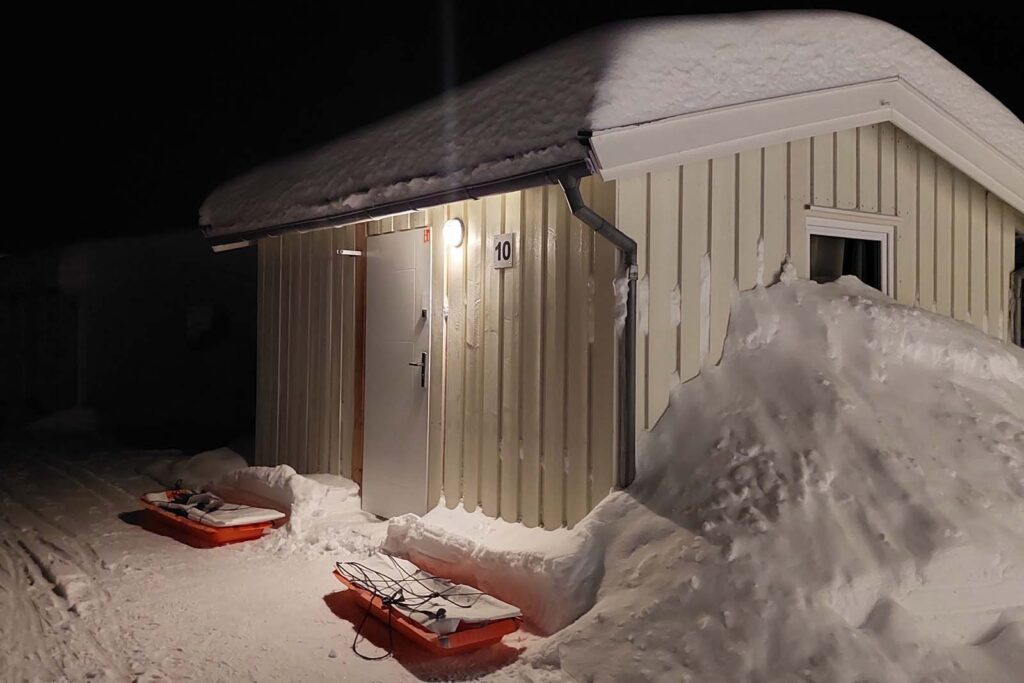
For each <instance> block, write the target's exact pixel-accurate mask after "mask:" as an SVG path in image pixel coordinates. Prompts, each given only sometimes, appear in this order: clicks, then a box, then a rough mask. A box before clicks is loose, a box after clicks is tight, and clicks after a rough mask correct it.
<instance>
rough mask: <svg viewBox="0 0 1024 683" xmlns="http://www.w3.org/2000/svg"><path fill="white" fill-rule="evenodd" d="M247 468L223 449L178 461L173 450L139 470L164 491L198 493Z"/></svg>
mask: <svg viewBox="0 0 1024 683" xmlns="http://www.w3.org/2000/svg"><path fill="white" fill-rule="evenodd" d="M245 467H248V463H247V462H246V461H245V458H243V457H242V456H240V455H239V454H238V453H235V452H234V451H233V450H231V449H230V448H227V447H221V448H215V449H214V450H212V451H203V452H202V453H196V454H195V455H193V456H192V457H191V458H182V457H181V454H180V453H178V452H177V451H172V452H171V453H170V454H168V455H165V456H163V457H158V458H156V459H154V460H153V461H152V462H151V463H149V464H147V465H146V466H144V467H142V468H141V469H140V472H141V473H142V474H145V475H146V476H148V477H152V478H153V479H155V480H157V481H158V482H160V483H161V484H163V485H164V486H166V487H167V488H169V489H170V488H186V489H194V490H196V491H200V490H203V489H206V488H207V487H208V486H209V485H210V484H211V483H213V482H214V481H216V480H218V479H220V478H221V477H223V476H225V475H227V474H230V473H231V472H234V471H236V470H240V469H243V468H245Z"/></svg>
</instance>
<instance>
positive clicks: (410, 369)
mask: <svg viewBox="0 0 1024 683" xmlns="http://www.w3.org/2000/svg"><path fill="white" fill-rule="evenodd" d="M428 235H429V233H428V232H427V231H426V230H425V229H421V230H406V231H403V232H394V233H390V234H385V235H372V236H370V237H368V238H367V240H366V248H367V262H366V368H365V382H366V384H365V386H366V389H365V394H364V400H365V402H366V403H365V406H366V415H365V423H364V439H363V509H364V510H366V511H368V512H372V513H373V514H375V515H380V516H381V517H394V516H396V515H401V514H404V513H406V512H415V513H417V514H423V513H424V512H426V511H427V395H428V391H427V382H428V375H429V372H428V363H429V353H430V243H429V242H428V241H426V240H427V239H428Z"/></svg>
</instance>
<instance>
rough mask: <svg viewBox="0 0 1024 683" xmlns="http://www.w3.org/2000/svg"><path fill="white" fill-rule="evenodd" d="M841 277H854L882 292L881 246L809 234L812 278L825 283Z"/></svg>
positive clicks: (874, 242) (876, 243)
mask: <svg viewBox="0 0 1024 683" xmlns="http://www.w3.org/2000/svg"><path fill="white" fill-rule="evenodd" d="M843 275H855V276H856V277H857V278H859V279H860V280H861V282H863V283H864V284H866V285H870V286H871V287H874V288H875V289H879V290H880V289H882V243H881V242H878V241H876V240H858V239H853V238H849V237H833V236H831V235H811V279H812V280H814V281H815V282H822V283H824V282H832V281H833V280H836V279H838V278H839V277H841V276H843Z"/></svg>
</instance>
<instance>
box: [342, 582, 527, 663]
mask: <svg viewBox="0 0 1024 683" xmlns="http://www.w3.org/2000/svg"><path fill="white" fill-rule="evenodd" d="M334 578H336V579H338V581H341V582H342V583H343V584H345V586H346V587H347V588H348V589H349V590H351V591H353V592H355V596H356V599H357V600H358V601H359V603H360V604H361V605H362V606H363V607H364V608H368V609H369V610H370V613H371V614H372V615H373V616H374V617H375V618H376V619H378V620H380V621H382V622H384V623H385V624H387V623H388V610H389V609H390V610H391V626H392V628H394V629H395V630H396V631H398V632H399V633H400V634H402V635H403V636H405V637H406V638H408V639H409V640H411V641H412V642H414V643H416V644H417V645H419V646H420V647H423V648H425V649H427V650H429V651H430V652H432V653H433V654H434V655H436V656H438V657H447V656H449V655H458V654H463V653H466V652H472V651H473V650H479V649H480V648H483V647H487V646H489V645H495V644H497V643H499V642H501V639H502V638H503V637H504V636H506V635H508V634H509V633H512V632H514V631H516V630H518V628H519V623H520V621H521V619H519V618H510V619H498V620H496V621H491V622H488V623H486V624H462V625H461V626H459V628H458V630H456V631H455V632H454V633H448V634H446V635H441V634H440V633H434V632H433V631H431V630H429V629H426V628H423V627H422V626H420V625H419V624H418V623H416V622H415V621H413V620H412V619H410V618H409V617H407V616H406V615H404V614H402V613H401V612H400V611H398V610H397V609H391V608H390V607H387V606H385V605H384V601H383V599H382V598H381V597H380V596H375V595H374V594H373V593H372V592H371V591H368V590H366V589H365V588H363V587H362V586H357V585H356V584H354V583H352V582H351V581H349V580H348V579H346V578H345V577H344V576H342V574H341V572H339V571H338V570H334Z"/></svg>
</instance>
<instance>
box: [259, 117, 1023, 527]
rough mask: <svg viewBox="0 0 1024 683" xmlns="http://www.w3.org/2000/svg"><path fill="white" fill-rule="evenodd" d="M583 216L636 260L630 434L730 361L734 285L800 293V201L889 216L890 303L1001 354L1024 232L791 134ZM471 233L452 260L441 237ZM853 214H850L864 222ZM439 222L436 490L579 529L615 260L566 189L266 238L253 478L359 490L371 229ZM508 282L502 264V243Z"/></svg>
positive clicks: (595, 473) (980, 194) (592, 498)
mask: <svg viewBox="0 0 1024 683" xmlns="http://www.w3.org/2000/svg"><path fill="white" fill-rule="evenodd" d="M582 192H583V196H584V198H585V199H586V201H587V203H588V204H589V205H591V206H592V207H594V208H595V209H596V210H597V211H598V212H599V213H601V214H602V215H605V216H607V217H609V218H613V219H614V220H615V222H616V224H617V225H618V226H619V227H620V228H621V229H622V230H624V231H625V232H627V233H628V234H630V236H632V237H633V238H634V239H635V240H636V241H637V245H638V249H639V276H640V281H639V293H640V295H639V302H638V303H639V307H640V310H639V319H638V327H637V368H636V372H637V385H638V386H637V428H638V430H639V433H640V434H642V433H643V431H644V430H648V429H650V428H652V427H653V426H654V424H656V422H657V421H658V419H659V418H660V416H661V415H662V413H663V412H664V410H665V408H666V406H667V405H668V401H669V396H670V393H671V390H672V387H673V386H674V385H675V384H677V383H679V382H685V381H687V380H689V379H691V378H693V377H695V376H696V375H697V374H698V373H699V372H700V371H701V368H702V367H704V366H706V365H709V364H715V363H717V362H718V361H719V360H720V358H721V354H722V348H723V342H724V339H725V336H726V334H727V330H728V324H729V307H730V303H731V300H732V296H733V294H734V292H735V291H737V290H745V289H750V288H752V287H755V286H757V285H759V284H762V283H763V284H765V285H768V284H771V283H773V282H774V281H776V280H777V279H778V277H779V274H780V272H781V269H782V265H783V263H784V261H785V260H786V259H787V257H788V258H789V259H790V260H791V261H792V263H793V264H794V265H795V266H796V268H797V272H798V273H799V274H800V275H801V276H803V277H806V276H807V273H806V272H805V271H806V260H807V253H806V252H807V240H806V226H805V219H806V215H807V206H808V205H814V206H818V207H826V208H834V209H841V210H846V211H856V212H860V213H864V214H869V215H872V216H875V217H876V219H877V217H878V216H888V217H893V219H894V224H895V225H896V244H895V254H894V261H895V271H896V277H895V282H894V286H893V294H894V296H895V297H896V299H897V300H898V301H900V302H901V303H904V304H907V305H915V306H920V307H922V308H925V309H928V310H933V311H937V312H939V313H943V314H945V315H950V316H952V317H955V318H957V319H958V320H962V321H965V322H968V323H970V324H972V325H975V326H977V327H978V328H980V329H982V330H985V331H987V332H988V333H989V334H992V335H993V336H996V337H999V338H1002V339H1005V338H1007V336H1008V327H1009V310H1008V304H1009V278H1010V271H1011V269H1012V264H1013V235H1014V231H1015V230H1016V231H1022V230H1024V218H1022V217H1021V215H1020V214H1019V213H1018V212H1016V211H1014V210H1013V209H1012V208H1010V207H1008V206H1006V205H1005V204H1004V203H1003V202H1001V201H999V200H998V199H997V198H996V197H994V196H992V195H991V194H989V193H988V192H986V190H985V189H984V188H983V187H981V186H980V185H978V184H977V183H975V182H973V181H971V180H970V179H969V178H967V177H966V176H965V175H963V174H962V173H961V172H959V171H958V170H957V169H955V168H953V167H952V166H950V165H949V164H948V163H947V162H945V161H944V160H942V159H940V158H938V157H937V156H936V155H935V154H933V153H932V152H931V151H929V150H928V149H926V148H924V147H923V146H921V145H920V144H918V143H917V142H916V141H915V140H913V138H911V137H910V136H909V135H907V134H906V133H904V132H903V131H901V130H899V129H897V128H896V127H894V126H893V125H891V124H888V123H886V124H878V125H872V126H865V127H861V128H857V129H852V130H845V131H839V132H837V133H834V134H831V135H820V136H816V137H814V138H808V139H802V140H794V141H792V142H789V143H784V144H779V145H774V146H771V147H767V148H763V149H755V150H750V151H745V152H742V153H740V154H735V155H731V156H728V157H723V158H719V159H711V160H707V161H701V162H696V163H692V164H687V165H686V166H683V167H680V168H675V169H669V170H662V171H657V172H653V173H650V174H645V175H642V176H637V177H633V178H627V179H623V180H620V181H618V182H617V183H602V182H600V181H597V180H595V179H587V180H586V181H584V183H583V187H582ZM451 217H457V218H461V219H462V221H463V223H464V224H465V226H466V238H465V241H464V244H463V246H462V247H461V248H459V249H448V248H446V247H445V246H444V244H443V240H442V239H441V232H440V231H441V226H442V224H443V223H444V221H445V220H446V219H447V218H451ZM852 219H853V220H855V218H852ZM422 227H431V228H432V229H433V230H434V231H435V234H434V238H433V239H432V240H431V258H432V267H433V282H434V287H433V290H432V297H431V306H432V309H431V316H432V320H431V322H432V327H431V335H432V336H431V344H432V349H434V352H433V353H432V354H431V359H430V367H429V378H430V417H429V426H428V429H429V437H428V442H429V456H428V457H429V468H428V470H429V474H428V491H429V494H430V496H431V499H432V500H437V499H439V498H440V497H441V496H442V495H443V496H444V499H445V501H446V502H447V504H448V505H449V506H454V505H456V504H458V503H460V502H461V503H462V504H463V505H464V506H465V507H466V508H467V509H469V510H475V509H477V508H479V509H481V510H482V511H483V512H484V513H485V514H488V515H491V516H500V517H502V518H504V519H507V520H512V521H522V522H523V523H525V524H527V525H530V526H537V525H540V526H544V527H547V528H555V527H559V526H563V525H572V524H575V523H576V522H577V521H579V520H580V519H581V518H582V517H583V516H584V515H585V514H586V513H587V512H588V511H589V510H590V509H591V508H593V506H594V505H595V504H596V503H597V502H599V501H600V500H601V498H603V497H604V496H605V495H606V494H607V492H608V491H609V490H610V489H611V487H612V482H613V480H614V462H615V443H616V441H615V439H616V435H615V414H614V413H615V396H616V392H617V387H616V386H615V381H616V379H615V378H616V372H615V363H616V359H617V353H616V340H615V333H614V324H615V322H614V317H615V313H614V310H615V308H614V289H613V280H614V278H615V275H616V273H617V272H618V271H619V268H620V263H619V262H618V257H617V254H616V251H615V249H614V248H613V247H612V246H611V245H610V244H609V243H607V242H606V241H605V240H603V239H602V238H599V237H597V236H595V235H594V233H593V231H592V230H591V229H590V228H588V227H587V226H585V225H583V224H581V223H580V222H579V221H577V220H576V219H575V218H573V217H572V215H571V214H569V212H568V210H567V208H566V206H565V202H564V198H563V197H562V195H561V193H560V191H559V190H558V189H557V188H555V187H546V188H536V189H531V190H525V191H522V192H514V193H509V194H505V195H499V196H492V197H487V198H485V199H482V200H476V201H468V202H459V203H454V204H449V205H446V206H442V207H436V208H433V209H430V210H427V211H418V212H415V213H413V214H409V215H404V216H396V217H393V218H388V219H384V220H381V221H373V222H370V223H366V224H361V225H357V226H349V227H346V228H340V229H336V230H329V231H322V232H315V233H309V234H302V235H300V234H290V235H286V236H284V237H281V238H270V239H265V240H262V241H260V243H259V250H260V254H259V264H260V275H259V286H260V294H259V362H258V371H259V396H258V406H257V410H258V416H259V425H258V432H257V462H258V463H259V464H264V465H274V464H283V463H287V464H289V465H292V466H293V467H295V468H296V469H297V470H299V471H301V472H315V471H321V472H324V471H326V472H334V473H339V474H342V475H344V476H349V477H353V478H356V479H357V480H358V479H359V478H360V472H361V453H362V445H361V442H360V441H359V437H360V434H361V430H360V428H359V425H360V420H361V413H360V407H361V394H362V388H361V387H360V386H357V385H358V383H359V382H360V379H359V377H360V375H359V373H358V372H357V367H358V365H359V363H360V360H359V359H360V350H361V345H360V344H359V343H358V342H359V339H360V336H361V335H362V323H361V321H360V312H361V310H362V307H361V302H362V292H361V290H360V289H359V287H360V282H361V280H360V274H359V269H360V264H363V266H365V261H360V260H359V259H358V258H350V257H344V256H338V255H336V254H335V252H336V250H338V249H357V248H365V240H366V236H367V235H378V234H383V233H388V232H393V231H395V230H409V229H417V228H422ZM501 233H515V234H516V235H517V236H518V246H517V255H516V266H515V267H514V268H511V269H504V270H496V269H494V268H492V267H491V265H490V262H491V252H490V247H491V244H492V240H493V238H494V236H495V235H498V234H501Z"/></svg>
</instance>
